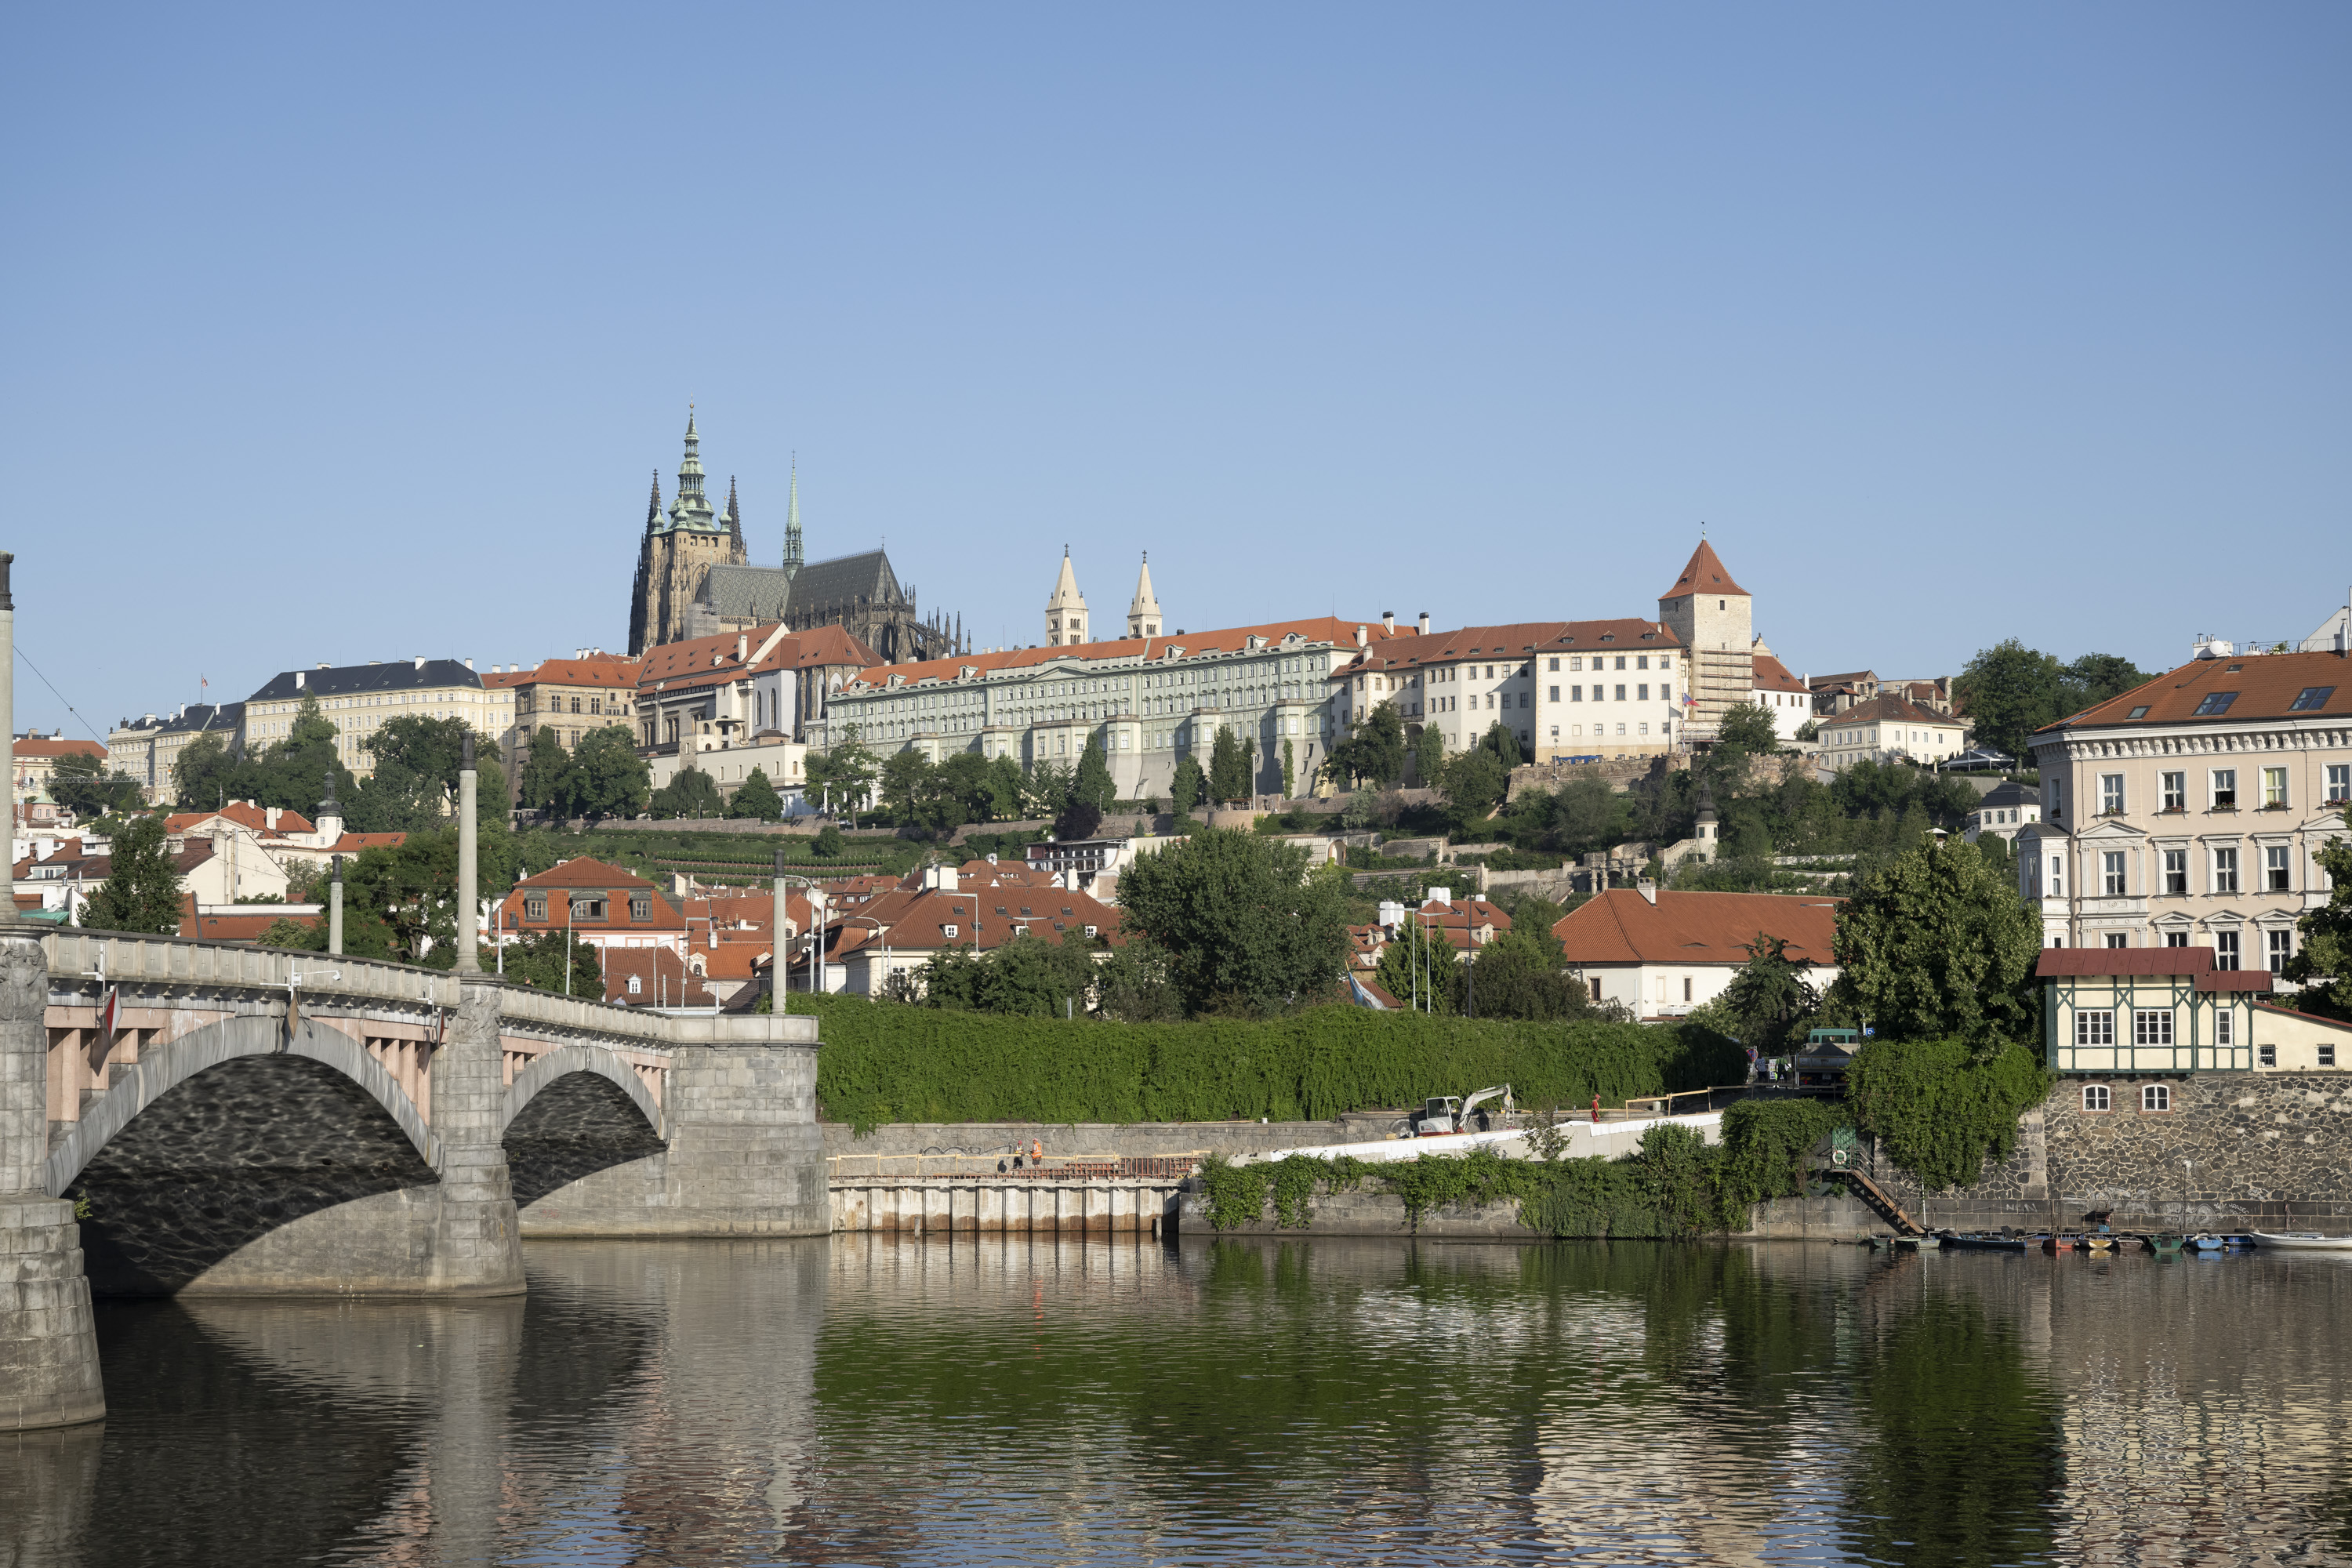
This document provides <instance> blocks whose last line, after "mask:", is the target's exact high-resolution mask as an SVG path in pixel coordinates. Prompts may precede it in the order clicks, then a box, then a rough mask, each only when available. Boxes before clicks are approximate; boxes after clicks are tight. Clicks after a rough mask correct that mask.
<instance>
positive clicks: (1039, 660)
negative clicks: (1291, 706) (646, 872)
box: [849, 616, 1420, 691]
mask: <svg viewBox="0 0 2352 1568" xmlns="http://www.w3.org/2000/svg"><path fill="white" fill-rule="evenodd" d="M1359 626H1361V627H1363V628H1364V630H1365V634H1366V636H1367V637H1370V640H1371V641H1372V642H1373V643H1375V644H1389V643H1393V642H1395V641H1396V640H1398V639H1406V640H1410V639H1412V638H1413V637H1417V636H1419V635H1420V634H1419V633H1418V632H1416V631H1415V630H1414V629H1413V628H1412V627H1411V626H1400V627H1398V628H1397V629H1395V630H1394V631H1391V630H1390V629H1389V628H1388V627H1387V626H1384V625H1382V624H1381V622H1380V621H1378V620H1373V621H1369V622H1367V621H1349V620H1342V619H1339V617H1337V616H1308V617H1307V618H1306V619H1303V620H1296V621H1269V622H1267V623H1265V625H1263V626H1226V627H1223V628H1222V629H1219V630H1216V631H1205V632H1184V633H1181V634H1179V635H1178V636H1175V637H1121V638H1118V639H1116V640H1114V641H1110V642H1090V643H1075V644H1069V645H1066V646H1063V647H1015V648H1005V649H1003V650H1002V651H1000V652H997V653H971V654H963V655H961V656H959V657H957V658H932V659H925V660H922V661H921V662H919V663H915V664H892V665H877V667H876V668H872V669H869V670H867V671H866V672H865V673H864V674H863V675H862V676H860V677H859V678H858V679H856V680H853V681H851V682H850V683H849V685H850V688H851V689H859V690H863V691H878V690H883V689H887V685H888V683H889V680H890V679H891V678H892V677H894V676H895V677H897V678H898V680H899V682H900V683H901V684H902V685H908V686H911V685H913V684H914V683H915V682H917V681H919V680H954V679H958V678H959V677H960V676H961V675H962V673H963V672H964V671H965V670H967V669H970V670H974V671H977V672H979V673H981V674H986V673H988V672H989V671H991V670H998V669H1028V668H1034V667H1035V666H1038V665H1045V664H1052V663H1054V662H1055V660H1057V659H1064V658H1084V659H1104V658H1139V659H1143V660H1145V661H1147V662H1158V661H1161V660H1165V659H1170V658H1188V659H1189V658H1205V657H1206V656H1207V655H1210V654H1213V653H1238V652H1242V651H1244V650H1245V649H1246V648H1247V647H1248V646H1249V639H1250V638H1252V637H1256V638H1258V639H1259V641H1260V643H1261V645H1263V646H1273V645H1276V644H1279V643H1280V642H1281V641H1282V640H1283V639H1284V638H1285V637H1289V636H1291V635H1293V634H1294V633H1295V634H1297V636H1298V637H1302V638H1304V639H1305V640H1306V641H1307V642H1310V643H1317V642H1321V643H1331V644H1334V645H1344V646H1346V647H1354V646H1355V643H1356V630H1357V628H1358V627H1359ZM1179 649H1181V650H1182V651H1181V653H1179V652H1178V651H1177V650H1179Z"/></svg>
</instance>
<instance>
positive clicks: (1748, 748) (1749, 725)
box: [1715, 702, 1780, 757]
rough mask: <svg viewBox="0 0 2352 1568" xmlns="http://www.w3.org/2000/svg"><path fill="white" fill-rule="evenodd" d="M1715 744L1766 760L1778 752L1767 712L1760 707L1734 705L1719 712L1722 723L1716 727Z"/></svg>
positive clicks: (1777, 734) (1776, 735)
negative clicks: (1734, 748) (1736, 748)
mask: <svg viewBox="0 0 2352 1568" xmlns="http://www.w3.org/2000/svg"><path fill="white" fill-rule="evenodd" d="M1715 743H1716V745H1717V747H1727V746H1737V747H1738V749H1739V750H1740V751H1742V752H1749V753H1752V754H1754V755H1756V756H1759V757H1769V756H1770V755H1771V754H1772V753H1773V752H1777V751H1779V750H1780V731H1779V730H1778V729H1777V728H1775V727H1774V725H1773V722H1772V715H1771V713H1770V711H1769V710H1767V709H1765V708H1764V707H1763V706H1761V705H1760V704H1759V703H1754V702H1735V703H1733V704H1732V705H1731V706H1730V707H1728V708H1727V709H1725V710H1723V719H1722V721H1721V722H1720V723H1719V724H1717V726H1716V731H1715Z"/></svg>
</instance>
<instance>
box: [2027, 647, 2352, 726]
mask: <svg viewBox="0 0 2352 1568" xmlns="http://www.w3.org/2000/svg"><path fill="white" fill-rule="evenodd" d="M2223 692H2235V693H2236V694H2237V695H2236V696H2234V697H2231V698H2230V699H2229V700H2228V701H2227V702H2226V703H2221V702H2219V701H2218V697H2219V694H2221V693H2223ZM2306 692H2309V693H2312V694H2314V695H2313V698H2312V706H2310V707H2307V708H2302V709H2298V708H2296V707H2295V706H2294V704H2295V703H2296V702H2297V701H2298V700H2303V699H2304V696H2305V693H2306ZM2321 692H2325V693H2326V695H2325V696H2319V695H2317V694H2318V693H2321ZM2200 707H2204V708H2209V709H2211V710H2210V711H2207V712H2203V713H2200V712H2199V711H2198V710H2199V709H2200ZM2141 709H2145V710H2146V711H2145V712H2140V713H2138V715H2137V717H2134V713H2135V710H2141ZM2347 713H2352V659H2347V658H2344V657H2343V656H2342V655H2341V654H2333V653H2268V654H2246V655H2242V656H2241V657H2239V658H2193V659H2190V660H2189V662H2188V663H2187V664H2184V665H2182V666H2181V667H2180V668H2178V669H2175V670H2172V671H2170V672H2168V673H2167V674H2164V675H2159V676H2158V677H2157V678H2156V679H2154V680H2151V681H2149V682H2148V683H2147V685H2145V686H2140V687H2136V688H2134V689H2132V690H2129V691H2126V692H2125V693H2124V694H2123V695H2122V696H2120V697H2116V698H2113V699H2110V700H2107V701H2105V702H2102V703H2100V704H2099V705H2098V706H2096V707H2095V708H2086V709H2084V710H2083V711H2082V712H2080V713H2077V714H2075V715H2074V716H2073V717H2072V718H2068V719H2062V720H2060V721H2058V722H2057V723H2055V724H2052V725H2049V726H2047V727H2045V728H2043V729H2042V730H2038V731H2035V733H2036V734H2042V735H2047V734H2052V733H2054V732H2056V731H2060V730H2083V729H2093V728H2098V727H2104V726H2105V725H2109V724H2238V723H2243V722H2245V721H2248V720H2263V719H2294V720H2303V719H2311V720H2319V719H2327V720H2333V721H2337V722H2341V721H2343V719H2344V717H2345V715H2347Z"/></svg>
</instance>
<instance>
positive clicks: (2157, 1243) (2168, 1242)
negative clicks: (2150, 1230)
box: [2147, 1231, 2189, 1254]
mask: <svg viewBox="0 0 2352 1568" xmlns="http://www.w3.org/2000/svg"><path fill="white" fill-rule="evenodd" d="M2188 1239H2189V1238H2188V1237H2185V1236H2181V1235H2179V1233H2177V1232H2174V1231H2165V1232H2163V1233H2161V1234H2160V1235H2157V1236H2151V1237H2148V1238H2147V1249H2148V1250H2149V1251H2150V1252H2154V1253H2159V1254H2178V1253H2179V1250H2180V1248H2181V1245H2182V1244H2183V1243H2184V1242H2186V1241H2187V1240H2188Z"/></svg>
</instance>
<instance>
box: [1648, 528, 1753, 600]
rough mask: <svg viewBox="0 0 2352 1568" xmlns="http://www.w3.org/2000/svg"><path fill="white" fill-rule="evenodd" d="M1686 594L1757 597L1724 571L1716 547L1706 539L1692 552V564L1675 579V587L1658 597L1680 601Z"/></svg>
mask: <svg viewBox="0 0 2352 1568" xmlns="http://www.w3.org/2000/svg"><path fill="white" fill-rule="evenodd" d="M1685 594H1737V595H1739V596H1740V597H1741V598H1743V599H1746V598H1753V597H1754V596H1755V595H1751V594H1749V593H1748V590H1747V589H1745V588H1743V587H1741V586H1740V585H1739V584H1737V583H1735V582H1733V581H1732V580H1731V574H1730V573H1729V572H1727V571H1726V570H1725V569H1724V564H1723V561H1722V558H1721V557H1719V556H1717V554H1716V552H1715V546H1714V545H1712V544H1709V543H1708V542H1706V540H1704V539H1702V540H1700V541H1699V542H1698V548H1697V549H1696V550H1694V551H1692V552H1691V558H1690V564H1689V565H1687V566H1685V567H1684V568H1683V574H1682V575H1681V576H1679V577H1677V578H1675V585H1674V586H1673V587H1671V588H1669V589H1667V590H1666V591H1665V592H1664V593H1663V594H1661V595H1658V597H1659V598H1661V599H1679V598H1681V597H1682V596H1683V595H1685Z"/></svg>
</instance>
